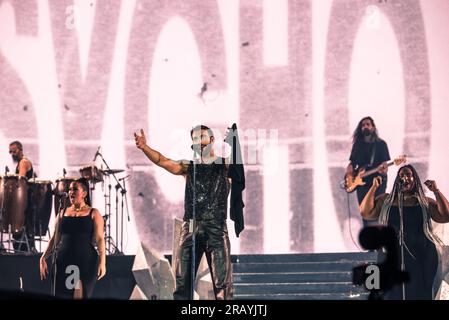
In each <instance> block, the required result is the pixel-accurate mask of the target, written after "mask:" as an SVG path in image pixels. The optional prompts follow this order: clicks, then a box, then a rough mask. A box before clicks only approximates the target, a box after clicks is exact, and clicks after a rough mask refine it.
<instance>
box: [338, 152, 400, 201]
mask: <svg viewBox="0 0 449 320" xmlns="http://www.w3.org/2000/svg"><path fill="white" fill-rule="evenodd" d="M406 161H407V159H406V155H405V154H404V155H401V156H399V157H397V158H396V159H394V160H392V161H390V162H387V164H386V165H387V167H390V166H392V165H396V166H399V165H401V164H403V163H405V162H406ZM382 168H383V166H382V165H380V166H378V167H376V168H374V169H371V170H368V171H365V169H364V168H363V169H360V170H359V172H358V173H357V176H356V177H351V176H349V175H347V174H346V175H345V180H344V181H342V185H343V187H344V189H345V190H346V192H347V193H351V192H354V191H355V189H357V187H358V186H363V185H364V184H365V182H364V181H363V178H365V177H368V176H370V175H372V174H375V173H377V172H379V171H380V170H381V169H382Z"/></svg>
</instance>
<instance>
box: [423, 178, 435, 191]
mask: <svg viewBox="0 0 449 320" xmlns="http://www.w3.org/2000/svg"><path fill="white" fill-rule="evenodd" d="M424 184H425V185H426V187H427V188H428V189H429V190H430V191H432V192H437V191H438V187H437V183H436V182H435V181H434V180H426V181H425V182H424Z"/></svg>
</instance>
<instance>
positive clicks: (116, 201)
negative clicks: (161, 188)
mask: <svg viewBox="0 0 449 320" xmlns="http://www.w3.org/2000/svg"><path fill="white" fill-rule="evenodd" d="M98 156H100V158H101V161H103V163H104V164H105V166H106V170H105V171H108V172H110V174H111V175H112V176H113V177H114V179H115V181H116V182H117V185H116V186H115V189H116V200H115V204H116V206H115V211H116V215H117V216H116V223H117V224H116V226H115V228H116V239H115V241H117V240H118V212H117V210H118V208H117V205H118V198H117V190H118V189H121V190H123V187H122V185H121V184H120V181H119V180H118V179H117V177H116V176H115V174H114V173H113V172H112V170H111V167H109V165H108V163H107V162H106V160H105V159H104V157H103V155H102V154H101V153H100V152H98ZM109 179H110V178H109ZM108 187H109V196H110V189H111V187H110V183H109V186H108ZM109 199H110V198H109ZM108 218H110V217H108ZM109 228H110V225H109ZM109 231H110V229H109ZM109 240H112V239H111V236H110V235H109ZM114 248H115V251H114V254H119V253H120V254H121V252H120V250H119V249H118V248H117V246H116V245H114Z"/></svg>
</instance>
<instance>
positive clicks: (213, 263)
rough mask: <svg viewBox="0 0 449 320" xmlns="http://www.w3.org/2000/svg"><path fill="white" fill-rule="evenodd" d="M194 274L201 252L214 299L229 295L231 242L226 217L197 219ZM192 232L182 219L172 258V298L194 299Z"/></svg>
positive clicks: (225, 298)
mask: <svg viewBox="0 0 449 320" xmlns="http://www.w3.org/2000/svg"><path fill="white" fill-rule="evenodd" d="M194 231H195V274H196V271H197V270H198V265H199V262H200V259H201V257H202V255H203V253H206V258H207V263H208V265H209V270H210V273H211V276H212V283H213V286H214V294H215V298H216V299H217V300H227V299H232V283H231V276H232V274H231V272H232V270H231V252H230V251H231V250H230V248H231V246H230V243H229V237H228V229H227V226H226V220H224V221H216V220H207V221H197V223H196V227H195V230H194ZM192 247H193V241H192V233H189V222H188V221H184V222H183V224H182V228H181V237H180V240H179V245H178V248H177V257H176V261H174V265H175V274H176V289H175V292H174V293H173V298H174V299H175V300H178V299H193V297H192V276H191V275H192V272H191V270H192V265H191V263H192V260H191V258H192Z"/></svg>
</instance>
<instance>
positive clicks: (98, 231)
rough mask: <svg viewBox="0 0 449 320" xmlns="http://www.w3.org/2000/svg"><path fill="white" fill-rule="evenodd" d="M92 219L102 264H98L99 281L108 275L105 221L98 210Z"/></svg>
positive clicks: (94, 210)
mask: <svg viewBox="0 0 449 320" xmlns="http://www.w3.org/2000/svg"><path fill="white" fill-rule="evenodd" d="M92 219H93V221H94V235H93V238H94V239H93V240H94V241H95V243H96V244H97V247H98V255H99V256H100V262H99V264H98V279H101V278H103V277H104V275H105V274H106V246H105V241H104V220H103V217H102V216H101V214H100V212H99V211H98V210H97V209H93V212H92Z"/></svg>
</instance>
